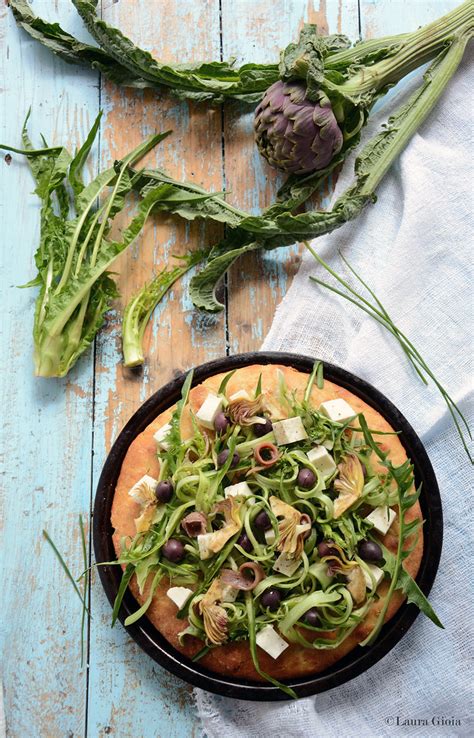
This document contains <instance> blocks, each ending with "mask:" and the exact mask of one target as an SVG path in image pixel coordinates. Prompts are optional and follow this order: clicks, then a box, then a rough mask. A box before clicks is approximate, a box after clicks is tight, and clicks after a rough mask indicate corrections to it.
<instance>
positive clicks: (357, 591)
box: [346, 566, 367, 605]
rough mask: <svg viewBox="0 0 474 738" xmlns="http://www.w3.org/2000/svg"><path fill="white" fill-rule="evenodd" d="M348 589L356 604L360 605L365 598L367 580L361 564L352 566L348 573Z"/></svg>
mask: <svg viewBox="0 0 474 738" xmlns="http://www.w3.org/2000/svg"><path fill="white" fill-rule="evenodd" d="M346 578H347V582H348V583H347V589H348V590H349V593H350V595H351V597H352V599H353V601H354V604H355V605H359V604H360V603H361V602H363V601H364V600H365V596H366V589H367V588H366V582H365V577H364V574H363V572H362V569H361V568H360V566H352V567H351V568H350V569H349V571H348V572H347V574H346Z"/></svg>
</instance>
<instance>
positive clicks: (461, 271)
mask: <svg viewBox="0 0 474 738" xmlns="http://www.w3.org/2000/svg"><path fill="white" fill-rule="evenodd" d="M416 81H419V77H418V78H417V80H416ZM473 81H474V80H473V75H472V73H470V71H469V60H468V59H467V58H466V59H465V60H464V62H463V64H462V67H461V68H460V69H459V70H458V72H457V73H456V75H455V77H454V78H453V79H452V81H451V84H450V86H449V89H448V90H447V91H446V92H445V93H444V95H443V98H442V99H441V100H440V102H439V103H438V105H437V106H436V108H435V109H434V110H433V111H432V113H431V115H430V117H429V119H428V120H427V121H426V122H425V124H424V125H423V126H422V127H421V128H420V129H419V131H418V132H417V133H416V134H415V136H414V137H413V139H412V140H411V142H410V143H409V145H408V147H407V148H406V150H405V151H404V152H403V154H402V155H401V157H400V159H399V160H398V161H397V162H396V164H395V165H394V166H393V167H392V168H391V170H390V172H389V173H388V174H387V175H386V177H385V179H384V181H383V183H382V184H381V185H380V187H379V188H378V193H377V194H378V202H377V203H376V204H375V205H373V206H368V207H367V208H366V210H365V211H364V212H363V213H362V215H361V216H360V217H359V218H358V219H357V220H356V221H354V222H352V223H348V224H346V225H345V226H343V227H342V228H340V229H339V230H337V231H335V232H334V233H332V234H330V235H329V236H326V237H323V238H320V239H317V240H315V241H314V242H313V246H314V248H315V249H316V250H317V251H318V253H319V254H321V256H323V258H325V259H326V260H327V261H329V262H330V263H331V265H332V266H333V267H334V268H335V269H336V270H337V271H338V272H339V273H344V274H345V276H348V274H347V271H346V270H345V268H344V267H343V265H342V263H341V261H340V259H339V257H338V256H337V252H338V250H340V251H341V252H342V253H343V254H344V255H345V256H346V257H347V258H348V260H349V261H350V263H351V265H352V266H354V267H355V269H356V270H357V271H358V272H359V273H360V274H361V275H362V276H363V278H364V279H365V280H366V281H367V282H368V284H369V285H370V286H371V287H372V288H373V289H374V291H375V292H376V294H377V295H378V297H379V298H380V299H381V300H382V302H383V303H384V304H385V306H386V308H387V309H388V312H389V313H390V314H391V316H392V318H393V320H394V322H395V323H396V325H397V326H398V327H399V328H401V329H402V330H403V331H404V332H405V333H406V334H407V335H408V337H409V338H410V339H411V340H412V341H413V343H414V344H415V346H416V347H417V349H418V350H419V351H420V353H421V354H422V356H423V357H424V358H425V361H426V362H427V363H428V365H429V366H430V367H431V369H432V371H433V372H434V374H435V376H436V377H437V378H438V379H439V380H440V381H441V383H442V384H443V385H444V386H445V387H446V388H447V389H448V391H450V393H451V395H452V397H453V399H454V400H455V401H456V402H457V403H459V405H460V406H461V408H462V410H463V411H464V413H465V414H467V415H468V414H469V409H470V407H469V401H470V400H472V382H471V377H472V371H471V369H472V353H473V352H472V338H471V334H472V324H473V321H472V318H473V303H472V293H471V284H472V266H471V263H472V244H473V232H474V231H473V219H472V204H473V197H472V196H473V189H472V187H473V185H472V183H473V173H474V172H473V166H472V89H473ZM414 83H415V80H414V79H413V78H412V79H411V80H410V81H409V82H405V83H404V86H405V89H406V91H407V92H408V91H409V89H410V88H412V86H413V84H414ZM399 100H400V97H399V96H398V95H397V101H396V103H397V105H398V103H399ZM393 107H394V97H393V95H391V96H390V97H389V99H388V100H386V101H385V102H384V104H383V105H382V106H380V107H379V110H378V111H377V112H374V115H373V116H372V119H371V123H370V128H369V129H368V131H367V135H371V133H373V132H374V130H376V129H377V128H378V127H379V125H380V121H381V120H384V119H385V118H386V117H387V113H388V112H389V111H390V109H392V108H393ZM366 137H367V136H366ZM352 172H353V162H352V161H348V162H346V164H345V167H344V171H343V174H342V176H341V177H340V179H339V181H338V184H337V188H336V190H337V191H336V194H335V197H336V196H337V194H338V193H340V192H342V191H343V190H344V189H345V188H346V187H347V186H348V184H349V183H350V181H351V179H352ZM310 274H317V275H318V276H319V277H320V278H321V279H324V280H325V281H330V280H331V278H330V277H329V275H327V274H326V273H325V272H324V270H323V269H322V268H321V267H320V266H319V265H317V264H316V263H315V261H314V259H313V258H312V257H311V255H310V254H309V253H305V255H304V257H303V262H302V265H301V268H300V270H299V272H298V274H297V275H296V277H295V279H294V281H293V284H292V286H291V288H290V290H289V291H288V293H287V295H286V297H285V298H284V299H283V301H282V303H281V304H280V306H279V307H278V309H277V312H276V315H275V319H274V322H273V325H272V327H271V330H270V333H269V334H268V336H267V338H266V340H265V342H264V344H263V347H262V348H264V349H271V350H274V351H289V352H295V353H301V354H307V355H309V356H312V357H317V358H320V359H323V360H325V361H328V362H332V363H335V364H338V365H339V366H342V367H344V368H346V369H348V370H349V371H351V372H353V373H354V374H357V375H359V376H360V377H362V378H364V379H366V380H367V381H369V382H370V383H372V384H373V385H374V386H376V387H377V388H378V389H380V390H381V391H382V392H383V393H384V394H385V395H387V397H389V398H390V399H391V400H392V402H394V403H395V405H396V406H397V407H398V408H399V409H400V410H401V412H402V413H403V414H404V415H405V417H406V418H407V419H408V420H409V422H410V423H411V424H412V425H413V427H414V428H415V430H416V432H417V433H418V434H419V435H420V437H421V439H422V441H423V442H424V444H425V447H426V449H427V451H428V454H429V456H430V459H431V462H432V464H433V466H434V469H435V473H436V475H437V478H438V482H439V486H440V489H441V494H442V499H443V510H444V521H445V525H444V545H443V554H442V559H441V564H440V568H439V572H438V576H437V578H436V582H435V584H434V587H433V590H432V593H431V596H430V601H431V602H432V604H433V606H434V608H435V610H436V612H437V614H438V615H439V617H440V619H441V621H442V622H443V623H444V626H445V630H440V629H438V628H436V626H434V625H433V624H432V623H431V622H430V621H429V620H428V619H427V618H426V617H424V616H423V615H422V614H420V615H419V616H418V618H417V620H416V622H415V623H414V625H413V626H412V628H411V629H410V631H409V632H408V633H407V634H406V636H405V637H404V638H403V639H402V640H401V641H400V643H398V645H397V646H396V647H395V648H394V649H393V650H392V651H391V652H390V653H389V654H388V655H387V656H386V657H385V658H384V659H382V661H380V662H379V663H377V664H376V665H375V666H373V667H372V668H371V669H369V671H367V672H366V673H365V674H362V675H361V676H359V677H357V678H356V679H354V680H353V681H351V682H349V683H347V684H344V685H342V686H340V687H337V688H335V689H333V690H331V691H329V692H326V693H324V694H321V695H317V696H315V697H311V698H307V699H304V700H299V701H298V702H295V703H289V702H286V703H279V704H270V703H257V702H248V703H247V702H242V701H238V700H232V699H228V698H221V697H217V696H214V695H211V694H209V693H206V692H203V691H201V690H195V698H196V704H197V709H198V713H199V715H200V717H201V720H202V725H203V730H204V733H205V734H206V735H207V736H208V738H222V736H225V738H252V737H255V738H279V737H280V736H281V737H282V738H283V736H286V737H293V736H294V737H295V738H300V736H301V737H302V738H303V737H304V738H306V737H307V736H321V737H324V738H332V737H334V738H340V737H341V736H344V738H352V737H354V738H356V737H359V736H366V737H367V736H368V737H369V738H370V736H377V737H379V736H383V737H385V736H401V735H403V736H420V738H421V737H423V738H426V737H427V736H430V738H431V737H432V736H436V735H440V736H443V738H447V737H448V736H449V737H451V736H456V737H458V736H467V735H472V734H473V732H474V731H473V726H472V724H470V723H469V719H470V718H469V696H470V686H469V678H468V674H469V673H470V670H469V662H470V659H472V641H473V634H472V629H471V621H472V613H471V612H470V604H469V603H471V602H472V586H471V580H472V575H471V573H470V571H471V565H470V558H469V542H470V520H469V515H468V510H469V508H471V507H472V506H471V505H470V504H469V502H470V500H471V495H472V472H471V465H470V464H469V462H468V459H467V457H466V454H465V452H464V450H463V448H462V445H461V441H460V440H459V437H458V435H457V433H456V431H455V429H454V426H453V423H452V419H451V416H450V415H449V413H448V411H447V408H446V405H445V404H444V402H443V400H442V398H441V396H440V395H439V393H438V391H437V390H436V388H435V386H434V384H433V382H430V384H429V386H428V387H425V386H424V385H423V384H422V383H421V381H420V380H419V379H418V377H417V376H416V375H415V372H414V371H413V369H412V368H411V367H410V365H409V364H408V362H407V359H406V357H405V356H404V354H403V352H402V351H401V349H400V347H399V346H398V344H397V342H396V341H395V339H394V338H393V337H392V336H390V335H389V334H388V333H387V332H386V331H384V329H383V328H381V327H380V326H379V325H378V324H377V323H376V322H375V321H374V320H373V319H372V318H370V317H368V316H366V315H365V314H364V313H362V312H361V311H360V310H359V309H358V308H357V307H355V306H352V305H350V304H349V303H347V302H346V301H344V300H343V299H342V298H340V297H338V296H335V295H333V294H331V293H330V292H328V291H327V290H325V289H323V288H320V287H318V286H317V285H315V284H314V283H313V282H311V281H310V280H309V275H310ZM471 411H472V404H471ZM471 419H472V412H471ZM428 493H429V490H428ZM443 721H444V724H443Z"/></svg>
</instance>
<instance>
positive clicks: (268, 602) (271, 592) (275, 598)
mask: <svg viewBox="0 0 474 738" xmlns="http://www.w3.org/2000/svg"><path fill="white" fill-rule="evenodd" d="M260 602H261V603H262V606H263V607H267V608H268V609H269V610H278V608H279V607H280V602H281V594H280V592H279V590H278V589H275V587H270V589H266V590H265V592H264V593H263V594H262V596H261V597H260Z"/></svg>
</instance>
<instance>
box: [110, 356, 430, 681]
mask: <svg viewBox="0 0 474 738" xmlns="http://www.w3.org/2000/svg"><path fill="white" fill-rule="evenodd" d="M278 369H279V370H281V371H282V372H283V374H284V376H285V380H286V383H287V386H288V388H289V389H290V390H296V391H297V392H298V393H299V395H300V396H301V394H302V392H303V391H304V388H305V386H306V382H307V379H308V375H307V374H303V373H301V372H298V371H296V370H295V369H292V368H290V367H286V366H276V365H275V364H270V365H252V366H248V367H243V368H241V369H239V370H238V371H237V372H236V373H235V374H234V375H233V377H232V378H231V379H230V381H229V384H228V393H229V394H231V393H232V392H236V391H237V390H239V389H246V390H247V391H249V392H253V391H254V389H255V387H256V384H257V381H258V377H259V375H260V374H262V386H263V391H264V392H265V393H268V395H269V396H270V395H271V396H272V398H271V399H272V402H273V404H274V405H276V407H277V408H278V402H277V401H276V400H275V397H274V390H275V388H276V383H277V370H278ZM223 376H225V375H224V374H219V375H216V376H213V377H210V378H209V379H207V380H206V381H205V382H204V383H203V384H201V385H199V386H197V387H194V388H193V389H192V390H191V393H190V406H191V407H192V409H193V410H194V411H196V410H197V409H198V408H199V407H200V405H201V404H202V402H203V401H204V399H205V397H206V396H207V393H208V392H209V391H210V390H211V391H214V392H216V391H217V389H218V387H219V384H220V382H221V380H222V378H223ZM311 397H312V401H313V404H314V406H315V407H318V406H319V404H320V403H321V402H324V401H325V400H329V399H334V398H336V397H341V398H344V399H345V400H347V402H349V404H350V405H351V406H352V407H353V408H354V410H356V411H357V412H363V413H364V416H365V418H366V420H367V423H368V425H369V427H370V428H373V429H375V430H380V431H391V430H393V429H392V428H391V426H390V425H389V424H388V423H387V421H386V420H384V418H382V417H381V415H380V414H379V413H378V412H377V411H376V410H374V409H373V408H372V407H370V405H367V404H366V403H365V402H364V401H363V400H361V399H360V398H359V397H357V396H356V395H354V394H352V393H351V392H349V391H348V390H346V389H344V388H342V387H339V386H338V385H336V384H333V383H332V382H329V381H328V380H325V381H324V388H323V389H318V388H317V387H314V388H313V391H312V396H311ZM172 412H173V408H170V409H169V410H167V411H165V412H164V413H162V414H161V415H160V416H158V417H157V418H156V419H155V420H154V421H153V422H152V423H151V424H150V425H149V426H148V427H147V428H146V429H145V430H144V431H143V433H141V434H140V435H139V436H138V437H137V438H136V439H135V440H134V441H133V443H132V444H131V445H130V448H129V449H128V452H127V455H126V457H125V459H124V462H123V464H122V469H121V472H120V476H119V479H118V482H117V488H116V492H115V497H114V502H113V506H112V516H111V519H112V526H113V528H114V531H115V532H114V536H113V539H114V546H115V550H116V552H117V553H118V552H119V550H120V541H121V539H122V537H123V536H133V535H134V534H135V525H134V518H135V517H137V516H138V515H139V514H140V506H139V505H138V503H136V502H134V501H133V500H132V498H131V497H129V495H128V491H129V489H130V488H131V487H132V486H133V484H134V483H135V482H136V481H137V479H139V478H140V477H141V476H142V475H143V474H150V475H151V476H156V475H157V474H158V472H159V463H158V461H157V458H156V444H155V442H154V440H153V434H154V433H155V432H156V430H158V428H160V427H161V426H162V425H163V424H164V423H166V422H168V420H169V418H170V416H171V413H172ZM181 433H182V435H183V436H184V437H188V436H189V435H190V434H191V433H192V427H191V423H190V419H189V410H188V409H187V408H186V409H185V411H184V413H183V420H182V425H181ZM383 443H384V445H385V446H386V450H388V451H389V453H390V458H391V460H392V462H393V463H394V464H401V463H403V461H404V460H405V459H406V454H405V451H404V449H403V446H402V444H401V443H400V440H399V439H398V437H397V436H385V437H384V438H383ZM415 518H418V519H420V520H421V518H422V514H421V509H420V506H419V503H418V502H417V503H415V505H413V506H412V507H411V508H410V509H409V510H408V511H407V513H406V520H407V521H410V520H413V519H415ZM396 524H397V521H395V523H394V525H393V526H392V528H393V529H395V528H396ZM394 533H396V530H393V531H392V529H391V531H389V533H388V534H387V535H386V536H385V538H384V539H383V542H384V544H385V545H386V546H387V548H389V549H390V550H392V551H395V550H396V546H397V539H396V537H395V535H394ZM422 554H423V534H422V532H421V531H420V533H419V535H418V540H417V542H416V545H415V547H414V549H413V551H411V553H410V554H409V555H408V557H407V558H406V559H405V562H404V566H405V568H406V570H407V571H408V572H409V574H410V575H411V576H412V577H415V576H416V574H417V572H418V569H419V567H420V563H421V558H422ZM168 587H169V584H167V583H162V584H161V585H160V586H159V588H158V590H157V592H156V594H155V596H154V598H153V602H152V604H151V606H150V608H149V610H148V612H147V617H148V619H149V620H150V621H151V622H152V623H153V625H154V626H155V627H156V628H157V629H158V630H159V631H160V632H161V633H162V635H163V636H164V637H165V638H166V639H167V640H168V641H169V642H170V643H171V644H172V645H173V646H174V648H176V649H177V650H178V651H180V652H181V653H183V654H184V655H185V656H188V657H191V656H193V655H194V654H195V653H197V652H198V651H199V650H200V649H201V648H202V642H201V641H200V640H198V639H196V638H192V637H188V636H187V637H186V639H185V641H186V642H185V645H184V646H181V645H180V644H179V641H178V633H179V632H180V631H182V630H183V629H184V628H185V627H186V626H187V621H186V620H178V619H177V618H176V612H177V607H176V605H175V604H174V603H173V602H172V601H171V600H170V599H169V598H168V597H167V596H166V591H167V589H168ZM130 588H131V590H132V592H133V595H134V597H135V598H136V599H137V601H138V602H139V603H140V604H141V603H143V601H144V600H145V599H146V596H147V592H146V588H145V592H144V593H143V595H141V596H140V595H139V592H138V587H137V584H136V581H135V579H133V580H132V582H131V585H130ZM387 590H388V583H387V582H383V583H382V584H381V585H380V587H379V588H378V594H379V595H380V599H379V600H377V601H376V602H374V603H372V605H371V607H370V609H369V612H368V614H367V616H366V618H365V619H364V621H363V622H362V623H361V624H360V625H359V626H358V627H357V628H356V629H355V630H354V631H353V633H352V634H351V635H349V636H348V638H346V640H345V641H344V642H343V643H342V644H341V645H340V646H338V647H337V648H335V649H333V650H325V651H323V650H316V649H309V648H303V647H302V646H299V645H293V644H290V646H289V648H287V649H286V650H285V651H284V652H283V653H282V654H281V656H280V657H279V658H278V660H276V661H275V660H274V659H272V658H271V657H270V656H269V655H267V654H266V653H265V652H264V651H262V650H261V649H259V661H260V666H261V668H262V669H263V670H264V671H266V672H267V673H269V674H271V675H272V676H273V677H275V678H276V679H291V678H296V677H303V676H309V675H311V674H316V673H318V672H321V671H323V670H324V669H327V668H328V667H329V666H331V665H332V664H334V663H335V662H336V661H338V660H339V659H341V658H342V657H343V656H345V655H346V654H347V653H348V652H349V651H351V650H352V649H353V648H355V646H356V645H357V644H358V643H360V642H361V641H362V640H364V638H365V637H366V636H367V635H368V634H369V632H370V631H371V629H372V626H373V624H374V622H375V620H376V618H377V614H378V613H379V612H380V609H381V607H382V605H383V599H384V595H385V594H386V592H387ZM403 600H404V596H403V595H402V594H401V593H400V592H395V593H394V595H393V597H392V600H391V602H390V605H389V608H388V611H387V614H386V618H385V621H387V620H389V619H390V618H391V617H393V615H394V614H395V613H396V612H397V610H398V609H399V607H400V606H401V604H402V603H403ZM200 663H201V664H202V665H203V666H205V667H207V668H208V669H211V670H212V671H214V672H217V673H220V674H224V675H226V676H233V677H237V678H242V679H253V680H256V681H261V678H260V677H259V676H258V674H257V673H256V671H255V669H254V666H253V662H252V658H251V655H250V650H249V646H248V643H247V642H242V643H232V644H226V645H223V646H219V647H217V648H215V649H213V650H212V651H211V652H210V653H208V654H207V655H206V656H204V657H203V658H202V659H201V660H200Z"/></svg>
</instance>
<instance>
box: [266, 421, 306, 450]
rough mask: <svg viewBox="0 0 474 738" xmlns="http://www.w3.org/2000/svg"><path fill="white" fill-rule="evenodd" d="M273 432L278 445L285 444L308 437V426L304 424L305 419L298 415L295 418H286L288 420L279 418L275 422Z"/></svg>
mask: <svg viewBox="0 0 474 738" xmlns="http://www.w3.org/2000/svg"><path fill="white" fill-rule="evenodd" d="M273 433H274V434H275V440H276V442H277V445H278V446H283V445H285V444H288V443H296V442H297V441H304V440H305V439H306V438H308V434H307V433H306V428H305V427H304V425H303V421H302V420H301V418H300V417H299V415H297V416H296V417H294V418H286V420H278V421H277V422H276V423H273Z"/></svg>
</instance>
